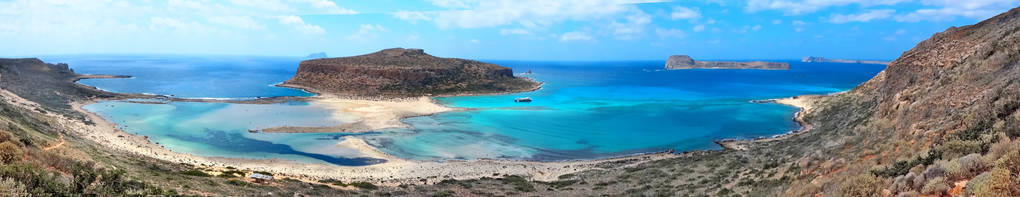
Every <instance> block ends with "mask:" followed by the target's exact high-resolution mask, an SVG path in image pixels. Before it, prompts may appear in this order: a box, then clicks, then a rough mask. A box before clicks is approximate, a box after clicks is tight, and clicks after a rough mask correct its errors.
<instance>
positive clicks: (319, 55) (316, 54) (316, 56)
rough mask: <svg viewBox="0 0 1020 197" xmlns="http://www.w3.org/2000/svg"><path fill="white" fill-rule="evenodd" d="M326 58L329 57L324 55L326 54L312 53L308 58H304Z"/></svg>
mask: <svg viewBox="0 0 1020 197" xmlns="http://www.w3.org/2000/svg"><path fill="white" fill-rule="evenodd" d="M327 57H329V56H327V55H326V52H318V53H312V54H308V56H305V58H306V59H319V58H327Z"/></svg>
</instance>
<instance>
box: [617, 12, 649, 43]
mask: <svg viewBox="0 0 1020 197" xmlns="http://www.w3.org/2000/svg"><path fill="white" fill-rule="evenodd" d="M651 22H652V17H651V16H649V15H648V14H645V13H644V12H636V13H634V14H633V15H629V16H627V17H626V18H624V19H623V22H618V21H613V22H611V23H610V24H609V29H610V30H611V31H612V32H613V36H614V37H615V38H616V39H621V40H630V39H634V38H637V37H639V36H641V35H642V34H643V33H644V31H645V26H647V25H648V24H649V23H651Z"/></svg>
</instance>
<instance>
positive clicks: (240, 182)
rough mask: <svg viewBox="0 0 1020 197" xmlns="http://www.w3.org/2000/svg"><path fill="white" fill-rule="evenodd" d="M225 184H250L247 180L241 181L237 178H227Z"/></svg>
mask: <svg viewBox="0 0 1020 197" xmlns="http://www.w3.org/2000/svg"><path fill="white" fill-rule="evenodd" d="M227 184H230V185H234V186H241V187H248V186H250V185H251V183H248V182H247V181H242V180H237V179H230V180H227Z"/></svg>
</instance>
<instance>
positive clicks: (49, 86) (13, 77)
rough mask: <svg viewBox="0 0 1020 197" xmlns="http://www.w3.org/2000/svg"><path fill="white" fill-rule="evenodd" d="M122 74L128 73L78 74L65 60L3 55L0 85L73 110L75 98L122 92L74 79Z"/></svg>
mask: <svg viewBox="0 0 1020 197" xmlns="http://www.w3.org/2000/svg"><path fill="white" fill-rule="evenodd" d="M120 77H128V76H112V75H79V74H75V73H74V70H71V69H70V68H69V67H68V66H67V64H64V63H59V64H47V63H45V62H43V61H42V60H39V59H36V58H20V59H3V58H0V87H2V88H3V89H5V90H7V91H11V92H12V93H14V94H17V95H19V96H21V97H22V98H25V99H28V100H31V101H34V102H36V103H39V104H42V105H43V106H44V107H46V108H49V109H51V110H54V111H70V110H71V106H70V103H71V102H74V101H82V100H86V99H93V98H112V97H115V96H120V94H117V93H110V92H105V91H101V90H98V89H96V88H94V87H89V86H85V85H80V84H78V83H75V81H77V80H79V79H84V78H120Z"/></svg>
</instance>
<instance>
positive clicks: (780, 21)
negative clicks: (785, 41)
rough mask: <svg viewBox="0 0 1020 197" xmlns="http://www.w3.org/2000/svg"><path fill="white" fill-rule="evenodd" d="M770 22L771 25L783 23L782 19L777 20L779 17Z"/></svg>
mask: <svg viewBox="0 0 1020 197" xmlns="http://www.w3.org/2000/svg"><path fill="white" fill-rule="evenodd" d="M772 24H773V25H778V24H783V20H779V19H776V20H772Z"/></svg>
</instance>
